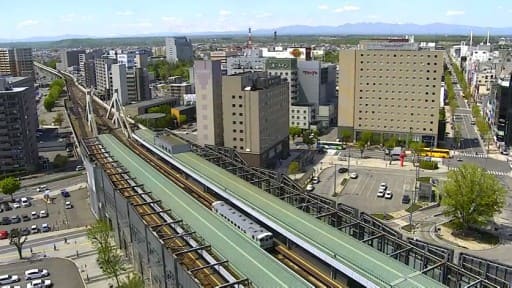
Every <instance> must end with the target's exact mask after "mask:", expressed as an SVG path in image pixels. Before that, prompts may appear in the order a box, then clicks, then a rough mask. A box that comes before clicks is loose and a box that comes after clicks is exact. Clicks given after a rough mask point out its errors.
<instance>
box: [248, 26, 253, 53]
mask: <svg viewBox="0 0 512 288" xmlns="http://www.w3.org/2000/svg"><path fill="white" fill-rule="evenodd" d="M248 36H249V38H248V39H247V48H249V49H251V48H252V32H251V27H249V35H248Z"/></svg>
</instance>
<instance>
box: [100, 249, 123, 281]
mask: <svg viewBox="0 0 512 288" xmlns="http://www.w3.org/2000/svg"><path fill="white" fill-rule="evenodd" d="M98 264H99V266H100V267H101V270H102V271H103V272H104V273H105V274H107V275H108V276H110V277H112V278H114V279H115V280H116V283H117V287H119V285H120V279H119V276H120V275H121V273H123V271H125V270H126V267H125V266H126V265H125V264H124V261H123V256H122V255H121V253H119V251H118V249H117V247H116V246H115V245H108V246H104V247H102V248H100V249H98Z"/></svg>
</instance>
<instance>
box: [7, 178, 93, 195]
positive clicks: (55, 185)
mask: <svg viewBox="0 0 512 288" xmlns="http://www.w3.org/2000/svg"><path fill="white" fill-rule="evenodd" d="M72 173H76V172H72ZM41 180H42V179H40V178H36V179H29V180H25V181H22V185H24V186H25V185H26V186H27V187H24V188H22V189H20V190H19V191H18V192H16V193H14V197H15V198H21V197H30V196H35V195H38V194H41V193H40V192H37V191H36V188H37V187H38V186H39V185H35V186H31V183H35V182H40V181H41ZM80 183H87V174H82V175H80V176H76V177H72V178H67V179H62V180H57V181H53V182H49V183H47V184H45V185H46V186H47V187H48V189H50V190H52V191H60V189H62V188H67V187H70V186H73V185H76V184H80Z"/></svg>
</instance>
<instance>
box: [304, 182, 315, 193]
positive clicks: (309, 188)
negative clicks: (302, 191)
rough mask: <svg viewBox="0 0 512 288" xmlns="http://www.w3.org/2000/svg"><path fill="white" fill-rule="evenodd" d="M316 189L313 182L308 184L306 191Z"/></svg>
mask: <svg viewBox="0 0 512 288" xmlns="http://www.w3.org/2000/svg"><path fill="white" fill-rule="evenodd" d="M313 190H315V186H313V185H311V184H308V186H306V191H310V192H311V191H313Z"/></svg>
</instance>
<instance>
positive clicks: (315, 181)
mask: <svg viewBox="0 0 512 288" xmlns="http://www.w3.org/2000/svg"><path fill="white" fill-rule="evenodd" d="M311 183H313V184H318V183H320V178H318V176H314V177H313V179H311Z"/></svg>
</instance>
